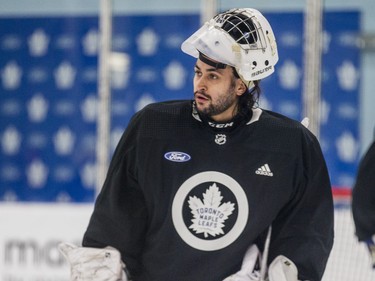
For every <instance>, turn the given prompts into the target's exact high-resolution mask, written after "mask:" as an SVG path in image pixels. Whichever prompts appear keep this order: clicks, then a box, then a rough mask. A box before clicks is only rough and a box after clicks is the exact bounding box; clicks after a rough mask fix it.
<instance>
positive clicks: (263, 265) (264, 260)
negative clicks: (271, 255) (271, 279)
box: [259, 225, 272, 281]
mask: <svg viewBox="0 0 375 281" xmlns="http://www.w3.org/2000/svg"><path fill="white" fill-rule="evenodd" d="M271 232H272V226H271V225H270V226H269V227H268V231H267V237H266V241H265V243H264V250H263V255H262V260H261V265H260V280H259V281H265V280H266V272H267V259H268V252H269V248H270V242H271Z"/></svg>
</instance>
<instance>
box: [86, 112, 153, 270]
mask: <svg viewBox="0 0 375 281" xmlns="http://www.w3.org/2000/svg"><path fill="white" fill-rule="evenodd" d="M139 119H140V114H137V115H136V116H135V117H133V119H132V120H131V122H130V123H129V126H128V128H127V129H126V131H125V132H124V134H123V136H122V138H121V140H120V141H119V144H118V146H117V148H116V150H115V152H114V155H113V157H112V160H111V163H110V166H109V169H108V173H107V176H106V180H105V182H104V184H103V187H102V189H101V191H100V193H99V195H98V197H97V200H96V202H95V206H94V211H93V214H92V216H91V219H90V222H89V225H88V227H87V230H86V232H85V234H84V237H83V242H82V245H83V246H84V247H98V248H99V247H106V246H112V247H114V248H116V249H118V250H119V251H120V252H121V256H122V260H123V261H124V263H125V264H126V266H127V268H128V270H129V271H130V272H131V273H132V274H134V275H136V273H137V272H138V271H139V270H140V265H139V260H140V259H139V256H140V254H141V251H142V248H143V243H144V236H145V231H146V221H147V208H146V204H145V200H144V196H143V193H142V190H141V189H140V186H139V184H138V180H137V127H138V125H139V124H138V123H139Z"/></svg>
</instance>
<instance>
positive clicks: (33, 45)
mask: <svg viewBox="0 0 375 281" xmlns="http://www.w3.org/2000/svg"><path fill="white" fill-rule="evenodd" d="M235 7H252V8H256V9H259V10H260V11H261V12H262V13H263V14H264V15H265V16H266V17H267V18H268V20H269V21H270V23H271V25H272V27H273V30H274V33H275V36H276V39H277V43H278V48H279V57H280V60H279V62H278V64H277V65H276V72H275V74H274V75H272V76H271V77H269V78H266V79H264V80H263V81H262V83H261V87H262V96H261V98H260V100H259V106H260V107H262V108H265V109H270V110H273V111H277V112H279V113H282V114H284V115H286V116H288V117H290V118H293V119H296V120H302V119H303V117H305V116H308V117H310V119H311V122H312V124H313V127H312V130H313V131H314V133H316V135H317V136H318V138H319V141H320V143H321V146H322V150H323V153H324V156H325V158H326V161H327V165H328V169H329V172H330V177H331V181H332V191H333V194H334V196H335V205H336V209H335V217H336V222H335V224H336V226H335V227H336V240H335V246H334V251H333V253H332V255H331V258H330V261H329V264H328V267H327V271H326V274H325V276H324V280H325V281H336V280H340V281H343V280H348V281H354V280H360V281H361V280H363V281H366V280H375V279H374V278H375V275H374V273H373V272H372V271H371V270H370V266H369V259H368V257H367V252H365V249H364V248H363V245H360V244H358V242H357V241H356V239H355V237H354V229H353V223H352V219H351V215H350V194H351V189H352V186H353V184H354V181H355V177H356V170H357V166H358V162H359V160H360V159H361V156H362V155H363V153H364V152H365V151H366V150H367V148H368V146H369V145H370V143H371V142H372V141H373V138H374V133H375V110H374V106H375V95H374V94H373V93H374V90H375V84H374V81H375V68H374V67H373V66H374V65H375V17H374V16H373V13H372V11H373V10H374V8H375V2H374V1H373V0H355V1H354V0H345V1H344V0H326V1H319V0H316V1H309V0H306V1H303V0H285V1H276V0H262V1H236V0H232V1H224V0H222V1H214V0H190V1H185V0H159V1H151V0H138V1H120V0H113V1H107V0H101V1H100V0H65V1H57V0H49V1H43V0H0V229H1V230H0V281H8V280H9V281H11V280H17V281H18V280H19V281H21V280H38V281H42V280H49V281H57V280H68V277H69V270H68V267H67V265H66V263H65V262H64V260H63V259H62V257H61V256H60V255H59V253H58V251H57V249H56V245H57V243H59V242H60V241H69V242H73V243H76V244H80V243H81V238H82V235H83V232H84V231H85V228H86V226H87V223H88V220H89V217H90V214H91V211H92V208H93V203H94V200H95V197H96V195H97V192H98V191H99V190H100V187H101V183H102V182H103V178H104V176H105V172H106V168H107V165H108V161H109V159H110V157H111V155H112V153H113V150H114V149H115V147H116V144H117V142H118V140H119V138H120V136H121V135H122V133H123V131H124V129H125V128H126V126H127V124H128V121H129V119H130V118H131V116H132V115H133V114H134V113H135V112H137V111H138V110H140V109H141V108H143V107H144V106H145V105H147V104H149V103H152V102H157V101H162V100H172V99H191V98H192V77H193V65H194V63H195V61H194V60H193V59H192V58H191V57H189V56H187V55H185V54H183V53H182V52H181V50H180V45H181V43H182V41H183V40H184V39H186V38H187V37H188V36H189V35H190V34H191V33H193V32H194V31H195V30H196V29H197V28H198V27H199V26H200V25H201V23H202V22H204V21H205V19H208V18H210V17H211V16H212V15H214V14H215V13H216V12H218V11H223V10H226V9H229V8H235ZM319 39H320V40H319ZM309 97H314V98H313V99H312V100H311V99H309Z"/></svg>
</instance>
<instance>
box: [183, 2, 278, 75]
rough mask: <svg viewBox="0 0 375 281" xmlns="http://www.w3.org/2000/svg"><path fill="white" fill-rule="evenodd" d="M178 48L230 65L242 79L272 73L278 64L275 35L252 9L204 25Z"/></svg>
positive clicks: (196, 56) (216, 18)
mask: <svg viewBox="0 0 375 281" xmlns="http://www.w3.org/2000/svg"><path fill="white" fill-rule="evenodd" d="M181 49H182V51H183V52H185V53H187V54H188V55H191V56H193V57H195V58H198V57H199V54H200V53H201V54H203V55H205V56H206V57H208V58H210V59H212V60H214V61H217V62H220V63H223V64H226V65H230V66H233V67H234V68H235V69H236V70H237V73H238V74H239V75H240V77H241V79H242V80H244V81H255V80H260V79H263V78H265V77H267V76H269V75H271V74H272V73H273V72H274V66H275V64H276V63H277V61H278V53H277V46H276V40H275V36H274V34H273V31H272V28H271V26H270V24H269V22H268V21H267V19H266V18H265V17H264V16H263V15H262V14H261V13H260V12H259V11H257V10H255V9H251V8H242V9H231V10H229V11H226V12H223V13H220V14H218V15H216V16H215V17H213V18H212V19H211V20H209V21H208V22H206V23H205V24H204V25H203V26H202V27H201V28H200V29H198V30H197V31H196V32H195V33H194V34H193V35H191V36H190V37H189V38H188V39H186V40H185V41H184V42H183V43H182V45H181Z"/></svg>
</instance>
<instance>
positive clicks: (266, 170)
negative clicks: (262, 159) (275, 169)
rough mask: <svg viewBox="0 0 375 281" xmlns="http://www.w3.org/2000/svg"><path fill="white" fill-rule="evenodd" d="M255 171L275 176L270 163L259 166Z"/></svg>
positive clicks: (259, 173)
mask: <svg viewBox="0 0 375 281" xmlns="http://www.w3.org/2000/svg"><path fill="white" fill-rule="evenodd" d="M255 173H256V174H257V175H262V176H267V177H273V173H272V172H271V169H270V166H268V164H264V165H263V166H262V167H260V168H258V170H256V171H255Z"/></svg>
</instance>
